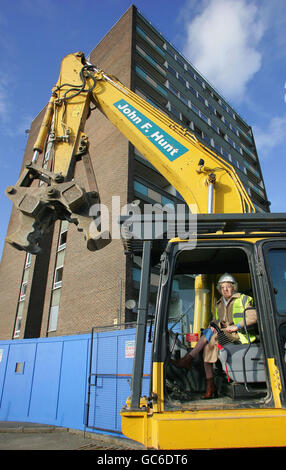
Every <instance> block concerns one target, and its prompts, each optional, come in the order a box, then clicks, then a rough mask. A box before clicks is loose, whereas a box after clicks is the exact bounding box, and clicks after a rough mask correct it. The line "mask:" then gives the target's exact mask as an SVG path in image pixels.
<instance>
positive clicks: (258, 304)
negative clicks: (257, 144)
mask: <svg viewBox="0 0 286 470" xmlns="http://www.w3.org/2000/svg"><path fill="white" fill-rule="evenodd" d="M91 107H96V108H98V109H99V110H100V111H101V112H102V113H103V114H104V115H105V116H106V117H107V119H109V120H110V121H111V122H112V123H113V124H114V125H115V126H116V127H117V129H119V130H120V131H121V133H122V134H123V135H124V136H125V137H126V138H127V139H128V140H129V141H130V142H131V143H132V144H133V145H134V146H135V147H136V148H137V149H138V150H139V152H140V153H141V154H142V155H143V156H144V157H145V158H146V159H147V160H148V161H149V162H150V163H151V164H152V165H153V166H154V167H155V168H156V169H157V170H158V171H159V172H160V173H161V174H162V175H163V176H164V177H165V178H166V179H167V180H168V181H169V182H170V184H171V185H173V186H174V187H175V188H176V190H177V191H178V192H179V193H180V195H181V196H182V198H183V199H184V201H185V203H186V204H187V206H189V209H190V211H188V212H187V213H184V216H182V214H180V216H178V214H175V216H174V217H171V219H172V220H170V218H169V217H168V214H166V213H163V215H162V214H161V216H160V223H161V224H162V225H161V226H162V227H163V228H162V230H161V233H160V236H159V237H158V235H156V234H157V233H158V232H157V231H156V224H157V223H158V220H157V219H156V214H151V215H150V217H149V219H148V217H146V216H140V215H138V216H133V217H132V219H130V217H128V216H126V217H121V220H120V224H121V233H122V238H123V245H124V249H125V251H126V252H133V253H138V252H140V253H142V270H141V287H140V296H139V305H138V320H137V333H136V347H135V357H134V363H133V373H132V387H131V395H130V397H128V398H127V401H126V406H124V407H123V408H122V410H121V418H122V432H123V433H124V434H125V435H126V436H127V437H129V438H131V439H133V440H136V441H138V442H141V443H143V444H144V445H145V446H146V448H154V449H205V448H207V449H210V448H212V449H219V448H239V447H248V448H249V447H273V446H285V445H286V438H285V432H284V430H285V426H286V410H285V406H286V389H285V377H286V376H285V374H286V363H285V344H286V214H269V213H256V211H255V209H254V207H253V204H252V202H251V200H250V198H249V196H248V194H247V192H246V191H245V189H244V186H243V185H242V183H241V181H240V179H239V177H238V176H237V174H236V172H235V170H234V168H233V167H232V166H231V165H229V164H228V163H227V162H226V161H225V160H223V159H222V158H220V157H219V156H218V155H216V154H215V153H213V152H212V151H211V150H210V149H208V148H206V147H205V146H204V145H202V144H201V143H200V142H199V141H198V140H197V139H196V138H195V137H194V135H192V134H191V133H190V131H189V130H187V129H185V128H183V127H181V126H180V125H179V124H177V123H176V122H174V121H172V120H171V119H170V118H169V117H168V116H167V115H165V114H164V113H163V112H161V111H160V110H158V109H157V108H155V107H153V106H152V105H150V104H149V103H147V102H146V101H145V100H143V99H142V98H141V97H139V96H138V95H136V94H135V93H133V92H132V91H131V90H129V89H128V88H126V87H125V86H124V85H123V84H122V83H120V82H119V80H118V79H116V78H115V77H112V76H109V75H108V74H106V73H105V72H103V71H102V70H99V69H98V68H97V67H95V66H94V65H92V64H90V63H89V62H87V61H86V59H85V57H84V54H83V53H76V54H70V55H68V56H66V57H65V58H64V59H63V61H62V65H61V72H60V76H59V79H58V82H57V84H56V86H55V87H54V88H53V90H52V96H51V99H50V102H49V103H48V105H47V108H46V113H45V116H44V120H43V123H42V126H41V129H40V132H39V136H38V138H37V141H36V142H35V145H34V154H33V156H32V159H31V161H30V162H27V164H26V167H25V169H24V171H23V172H22V174H21V175H20V178H19V180H18V182H17V183H16V184H15V185H14V186H9V187H8V188H7V190H6V193H7V196H8V197H9V198H10V199H11V200H12V202H13V203H14V205H15V206H16V207H17V209H18V210H19V213H20V217H21V219H20V223H19V227H18V229H17V230H16V231H15V232H14V233H10V234H8V235H7V238H6V240H7V241H8V242H9V243H11V244H12V245H13V246H15V247H16V248H18V249H21V250H26V251H28V252H31V253H34V254H37V253H38V252H39V251H40V249H41V238H42V236H43V234H44V233H45V231H46V230H47V228H48V227H49V226H50V225H51V224H52V223H53V222H54V221H55V220H57V219H61V220H68V221H69V222H70V223H75V224H76V225H77V227H78V229H79V230H81V231H83V233H84V236H85V238H86V241H87V247H88V249H90V250H92V251H96V250H98V249H101V248H103V247H105V246H106V245H108V243H110V241H111V238H110V235H109V233H106V232H104V231H103V232H101V231H100V224H98V223H94V220H93V219H92V218H91V216H90V207H91V206H92V205H93V204H94V203H96V202H99V200H100V199H99V194H98V191H97V186H96V181H95V177H94V173H93V168H92V165H91V161H90V158H89V153H88V137H87V135H86V134H85V133H84V125H85V122H86V119H87V118H88V115H89V112H90V109H91ZM47 143H48V144H49V145H50V147H51V148H52V149H53V167H52V168H50V169H49V170H48V169H46V168H44V166H43V165H40V164H39V163H38V162H39V157H40V154H41V153H42V152H43V151H44V149H45V147H46V145H47ZM79 159H81V160H82V161H83V162H84V165H85V168H86V171H87V180H88V184H89V187H88V188H83V187H82V186H81V184H80V183H79V182H77V181H76V179H75V178H74V167H75V165H76V162H77V161H78V160H79ZM38 180H40V181H41V182H43V183H45V184H41V185H39V184H36V183H38ZM34 181H35V183H34ZM145 223H147V224H148V227H149V229H148V231H146V233H147V232H148V235H147V236H145V237H144V236H143V237H142V238H141V239H140V237H139V239H138V237H132V236H130V234H131V235H132V234H135V233H136V234H138V233H144V230H143V231H142V226H143V225H144V224H145ZM130 225H132V231H130ZM126 232H127V236H125V233H126ZM151 259H152V260H154V259H155V260H156V261H157V262H158V263H159V265H160V283H159V287H158V295H157V302H156V311H155V316H154V331H151V330H150V331H149V333H150V334H149V337H150V338H151V337H152V343H153V344H152V359H151V381H150V393H149V396H148V397H142V396H141V390H142V373H143V364H144V353H145V344H146V331H147V320H148V299H149V279H150V270H151V267H150V266H151ZM226 272H228V273H232V275H233V276H234V277H235V279H236V280H237V282H238V284H239V289H240V291H241V292H244V293H246V294H248V295H249V296H251V297H252V298H253V299H254V304H255V309H256V312H257V324H256V325H255V328H256V331H255V341H254V342H253V341H252V340H251V337H252V331H250V328H248V327H247V323H246V321H245V322H244V325H245V331H244V333H245V337H246V338H247V341H246V343H245V344H229V343H227V342H226V343H225V344H222V345H221V347H220V353H219V360H218V361H217V363H216V364H215V366H214V378H215V382H216V387H217V390H218V396H217V397H215V398H213V399H211V400H202V399H201V391H202V390H203V389H204V386H205V383H204V382H205V376H204V372H203V370H202V362H201V360H200V359H197V360H196V361H194V364H193V366H192V368H191V370H189V371H188V370H186V369H179V368H177V367H176V366H175V365H174V364H175V363H176V361H177V360H179V359H180V358H182V357H184V356H185V354H186V353H188V352H189V351H191V350H192V349H193V348H194V346H195V345H196V342H197V340H198V338H199V337H200V336H201V332H202V330H203V329H204V328H206V327H207V326H208V325H209V323H210V321H211V320H212V317H213V316H214V312H215V304H216V300H217V292H216V285H217V282H218V279H219V277H220V276H221V275H222V274H223V273H226ZM246 314H247V308H246V309H245V310H244V312H242V313H241V315H243V316H244V318H245V317H246ZM150 328H151V326H150Z"/></svg>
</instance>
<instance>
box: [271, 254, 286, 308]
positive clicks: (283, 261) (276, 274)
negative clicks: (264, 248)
mask: <svg viewBox="0 0 286 470" xmlns="http://www.w3.org/2000/svg"><path fill="white" fill-rule="evenodd" d="M268 260H269V265H270V271H271V276H272V284H273V290H274V295H275V301H276V307H277V311H278V312H279V314H280V315H286V249H282V248H281V249H276V248H275V249H274V248H273V249H271V250H270V251H269V257H268Z"/></svg>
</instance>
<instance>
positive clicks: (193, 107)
mask: <svg viewBox="0 0 286 470" xmlns="http://www.w3.org/2000/svg"><path fill="white" fill-rule="evenodd" d="M191 108H192V110H193V111H194V112H195V113H196V114H197V115H198V116H199V115H200V111H199V109H198V108H197V107H196V106H195V105H193V103H192V104H191Z"/></svg>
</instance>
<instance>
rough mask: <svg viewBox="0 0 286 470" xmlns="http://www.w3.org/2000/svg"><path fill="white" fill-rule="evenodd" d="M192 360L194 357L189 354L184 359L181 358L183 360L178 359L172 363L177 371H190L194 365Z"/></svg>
mask: <svg viewBox="0 0 286 470" xmlns="http://www.w3.org/2000/svg"><path fill="white" fill-rule="evenodd" d="M192 360H193V357H192V356H190V354H189V353H187V354H186V355H185V356H184V357H181V359H178V360H177V361H172V364H173V365H174V366H176V367H177V369H187V370H190V368H191V365H192Z"/></svg>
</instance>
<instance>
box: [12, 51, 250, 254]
mask: <svg viewBox="0 0 286 470" xmlns="http://www.w3.org/2000/svg"><path fill="white" fill-rule="evenodd" d="M92 104H93V106H96V107H97V108H98V109H99V110H100V111H101V112H102V113H103V114H104V115H105V116H106V117H107V119H109V120H110V121H111V122H112V123H113V124H114V125H115V126H116V127H117V128H118V129H119V131H120V132H121V133H122V134H123V135H124V136H125V137H126V138H127V139H128V140H129V141H130V142H131V143H132V144H133V145H134V146H135V147H136V148H137V149H138V150H139V152H140V153H141V154H142V155H143V156H144V157H145V158H146V159H147V160H148V161H149V162H150V163H151V164H152V165H153V166H154V167H155V168H156V169H157V170H158V171H159V172H160V173H161V174H162V175H163V176H164V177H165V178H166V179H167V180H168V181H169V183H170V184H171V185H172V186H174V187H175V189H176V190H177V191H178V192H179V193H180V194H181V196H182V197H183V199H184V200H185V201H186V203H187V204H188V205H189V206H192V212H194V211H196V212H197V213H200V214H203V213H208V212H215V213H247V212H255V209H254V207H253V204H252V202H251V200H250V198H249V196H248V194H247V193H246V191H245V188H244V187H243V185H242V183H241V181H240V179H239V177H238V175H237V173H236V172H235V170H234V168H233V167H232V166H231V165H229V164H228V163H227V162H225V161H224V160H223V159H221V158H220V157H219V156H218V155H216V154H215V153H213V152H212V151H211V150H210V149H208V148H207V147H205V146H203V145H202V144H201V143H200V142H199V141H198V140H197V139H196V137H195V136H194V135H193V134H191V133H190V132H189V131H188V130H187V129H185V128H183V127H181V126H180V125H179V124H177V123H176V122H174V121H172V119H170V118H169V117H168V116H167V115H165V114H164V113H163V112H162V111H160V110H159V109H157V108H155V107H154V106H152V105H151V104H149V103H148V102H146V101H145V100H143V99H142V98H141V97H139V96H138V95H137V94H135V93H133V92H132V91H131V90H129V89H128V88H127V87H125V86H124V85H123V84H122V83H120V82H119V80H118V79H116V78H114V77H112V76H109V75H107V74H105V73H104V72H103V71H102V70H99V69H98V68H96V67H95V66H94V65H92V64H89V63H88V62H86V60H85V58H84V55H83V53H76V54H70V55H68V56H66V57H65V58H64V59H63V61H62V64H61V72H60V76H59V79H58V82H57V84H56V86H55V87H54V88H53V90H52V96H51V99H50V102H49V103H48V105H47V108H46V113H45V116H44V119H43V122H42V125H41V128H40V131H39V135H38V138H37V140H36V142H35V144H34V154H33V158H32V160H31V161H30V162H27V163H26V167H25V169H24V170H23V172H22V174H21V175H20V178H19V180H18V181H17V183H16V184H15V185H14V186H9V187H8V188H7V189H6V194H7V196H8V197H9V198H10V199H11V200H12V202H13V203H14V205H15V206H16V207H17V209H18V210H19V211H20V214H21V220H20V224H19V227H18V229H17V230H16V232H14V233H11V234H8V235H7V237H6V241H8V242H9V243H11V244H12V245H13V246H15V247H16V248H18V249H22V250H26V251H29V252H31V253H37V252H39V251H40V240H41V237H42V235H43V234H44V233H45V231H46V230H47V229H48V227H49V226H50V225H51V224H52V223H53V222H54V221H55V220H57V219H61V220H64V219H66V220H68V221H69V222H73V223H75V224H76V225H77V227H78V230H80V231H83V232H84V235H85V238H86V240H87V246H88V248H89V249H90V250H97V249H100V248H102V247H103V246H105V245H106V244H107V243H109V242H110V235H109V233H105V232H104V233H101V232H100V230H98V227H97V226H95V224H92V223H91V222H92V218H91V216H90V207H91V206H92V205H93V204H95V203H98V202H99V194H98V191H97V186H96V179H95V175H94V174H93V169H92V165H91V161H90V158H89V154H88V137H87V136H86V135H85V134H84V126H85V122H86V119H87V117H88V114H89V112H90V107H91V105H92ZM48 147H49V149H50V151H51V152H52V154H53V159H52V166H51V168H49V169H47V168H44V166H40V165H38V160H39V156H40V154H41V153H43V152H44V151H45V150H46V149H47V148H48ZM79 159H81V160H82V161H83V162H84V166H85V168H86V174H87V181H88V186H89V187H88V188H83V187H82V186H81V184H80V183H79V182H77V181H76V180H75V179H74V167H75V164H76V162H77V160H79ZM38 180H40V181H42V182H44V183H46V184H44V185H43V184H42V183H41V185H39V184H38Z"/></svg>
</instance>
